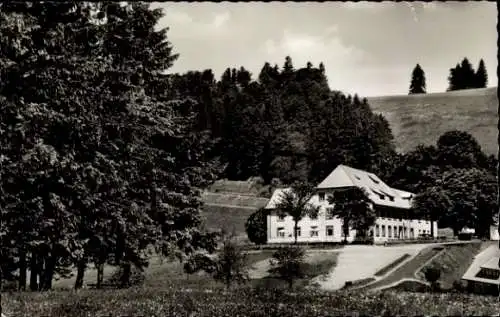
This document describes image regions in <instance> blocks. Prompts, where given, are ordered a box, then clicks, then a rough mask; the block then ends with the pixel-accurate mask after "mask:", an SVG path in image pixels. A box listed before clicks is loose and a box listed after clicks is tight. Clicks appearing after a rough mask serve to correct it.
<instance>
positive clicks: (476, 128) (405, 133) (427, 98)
mask: <svg viewBox="0 0 500 317" xmlns="http://www.w3.org/2000/svg"><path fill="white" fill-rule="evenodd" d="M367 99H368V102H369V104H370V106H371V108H372V109H373V111H374V112H376V113H380V114H382V115H383V116H384V117H385V118H386V119H387V120H388V121H389V124H390V126H391V128H392V132H393V134H394V139H395V143H396V146H397V149H398V150H399V151H401V152H408V151H410V150H412V149H414V148H415V147H416V146H417V145H418V144H420V143H422V144H425V145H431V144H435V143H436V141H437V139H438V138H439V136H440V135H442V134H443V133H445V132H447V131H449V130H455V129H457V130H463V131H466V132H469V133H471V134H472V135H473V136H474V137H475V138H476V139H477V140H478V142H479V144H481V146H482V148H483V150H484V151H485V152H486V153H487V154H495V155H496V154H497V151H498V145H497V144H498V143H497V134H498V129H497V120H498V111H497V107H498V99H497V88H496V87H493V88H484V89H468V90H461V91H454V92H444V93H433V94H423V95H411V96H408V95H401V96H384V97H370V98H367Z"/></svg>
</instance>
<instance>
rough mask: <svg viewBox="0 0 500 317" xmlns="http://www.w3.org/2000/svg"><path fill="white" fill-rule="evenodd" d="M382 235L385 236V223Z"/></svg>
mask: <svg viewBox="0 0 500 317" xmlns="http://www.w3.org/2000/svg"><path fill="white" fill-rule="evenodd" d="M382 237H385V225H382Z"/></svg>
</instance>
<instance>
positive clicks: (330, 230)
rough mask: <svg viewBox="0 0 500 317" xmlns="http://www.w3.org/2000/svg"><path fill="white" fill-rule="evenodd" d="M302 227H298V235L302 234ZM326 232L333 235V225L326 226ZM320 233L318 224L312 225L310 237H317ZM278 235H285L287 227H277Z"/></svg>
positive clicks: (329, 235)
mask: <svg viewBox="0 0 500 317" xmlns="http://www.w3.org/2000/svg"><path fill="white" fill-rule="evenodd" d="M301 233H302V232H301V228H300V227H297V237H300V236H301ZM325 234H326V236H327V237H331V236H333V226H326V230H325ZM318 235H319V230H318V227H317V226H312V227H311V230H309V236H310V237H317V236H318ZM277 236H278V237H280V238H284V237H285V228H283V227H278V229H277Z"/></svg>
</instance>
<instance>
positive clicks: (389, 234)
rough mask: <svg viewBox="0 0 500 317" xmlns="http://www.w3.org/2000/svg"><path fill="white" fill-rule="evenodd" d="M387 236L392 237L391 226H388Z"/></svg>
mask: <svg viewBox="0 0 500 317" xmlns="http://www.w3.org/2000/svg"><path fill="white" fill-rule="evenodd" d="M387 237H388V238H392V227H391V226H387Z"/></svg>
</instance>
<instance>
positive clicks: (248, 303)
mask: <svg viewBox="0 0 500 317" xmlns="http://www.w3.org/2000/svg"><path fill="white" fill-rule="evenodd" d="M2 303H3V306H4V312H5V313H6V314H7V316H8V317H10V316H30V317H41V316H51V317H62V316H64V317H87V316H96V317H103V316H112V317H117V316H263V317H264V316H353V315H356V316H396V315H399V316H480V315H482V316H485V315H487V316H494V315H498V313H499V310H500V308H499V306H498V299H497V298H496V297H491V296H490V297H488V296H475V295H465V294H452V293H449V294H428V293H423V294H418V293H408V292H377V293H363V292H359V291H356V290H354V291H340V292H335V293H328V292H317V291H312V290H303V291H300V292H296V293H289V292H283V291H265V290H262V289H258V290H251V289H249V288H237V289H234V290H231V291H229V292H226V291H224V290H222V289H211V290H205V289H193V290H186V289H181V288H175V287H169V286H163V287H162V288H159V287H140V288H131V289H126V290H101V291H98V290H82V291H79V292H72V291H55V292H46V293H28V292H26V293H15V294H6V295H4V296H3V298H2Z"/></svg>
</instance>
